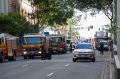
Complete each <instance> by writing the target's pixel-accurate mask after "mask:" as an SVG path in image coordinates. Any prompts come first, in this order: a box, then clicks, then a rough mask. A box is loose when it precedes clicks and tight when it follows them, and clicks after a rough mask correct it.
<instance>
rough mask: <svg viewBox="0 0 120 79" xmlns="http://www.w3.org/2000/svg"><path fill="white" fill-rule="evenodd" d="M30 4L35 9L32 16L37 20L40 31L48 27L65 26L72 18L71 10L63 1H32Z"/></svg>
mask: <svg viewBox="0 0 120 79" xmlns="http://www.w3.org/2000/svg"><path fill="white" fill-rule="evenodd" d="M32 4H33V6H34V7H36V8H37V9H36V11H35V12H34V13H33V14H32V16H33V18H34V19H37V20H38V25H39V26H40V30H42V29H43V28H45V26H48V25H50V26H56V25H64V24H65V25H66V24H67V19H68V18H71V17H72V16H73V8H71V7H70V6H69V5H68V4H67V2H66V1H65V0H64V1H62V0H33V3H32Z"/></svg>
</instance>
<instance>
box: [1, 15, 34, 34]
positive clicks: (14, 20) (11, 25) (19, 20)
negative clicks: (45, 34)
mask: <svg viewBox="0 0 120 79" xmlns="http://www.w3.org/2000/svg"><path fill="white" fill-rule="evenodd" d="M0 28H1V29H0V33H9V34H12V35H16V36H22V35H23V34H25V33H29V32H33V30H34V29H33V27H32V24H31V23H29V22H28V21H26V19H25V17H23V16H21V15H20V14H18V13H8V14H3V13H0Z"/></svg>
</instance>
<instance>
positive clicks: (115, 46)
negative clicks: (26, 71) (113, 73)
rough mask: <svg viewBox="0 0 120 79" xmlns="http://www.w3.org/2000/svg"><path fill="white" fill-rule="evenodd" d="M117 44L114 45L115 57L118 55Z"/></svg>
mask: <svg viewBox="0 0 120 79" xmlns="http://www.w3.org/2000/svg"><path fill="white" fill-rule="evenodd" d="M117 49H118V48H117V44H116V43H115V44H114V45H113V55H117Z"/></svg>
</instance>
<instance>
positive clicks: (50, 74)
mask: <svg viewBox="0 0 120 79" xmlns="http://www.w3.org/2000/svg"><path fill="white" fill-rule="evenodd" d="M54 73H55V72H52V73H50V74H48V75H47V76H48V77H49V76H51V75H53V74H54Z"/></svg>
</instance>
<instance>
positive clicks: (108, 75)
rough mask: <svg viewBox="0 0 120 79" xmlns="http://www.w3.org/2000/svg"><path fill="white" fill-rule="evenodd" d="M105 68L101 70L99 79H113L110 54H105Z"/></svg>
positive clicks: (113, 72) (112, 62)
mask: <svg viewBox="0 0 120 79" xmlns="http://www.w3.org/2000/svg"><path fill="white" fill-rule="evenodd" d="M105 53H106V55H105V66H104V68H103V73H102V74H103V75H102V78H101V79H115V61H114V57H111V52H109V51H108V52H105Z"/></svg>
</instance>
